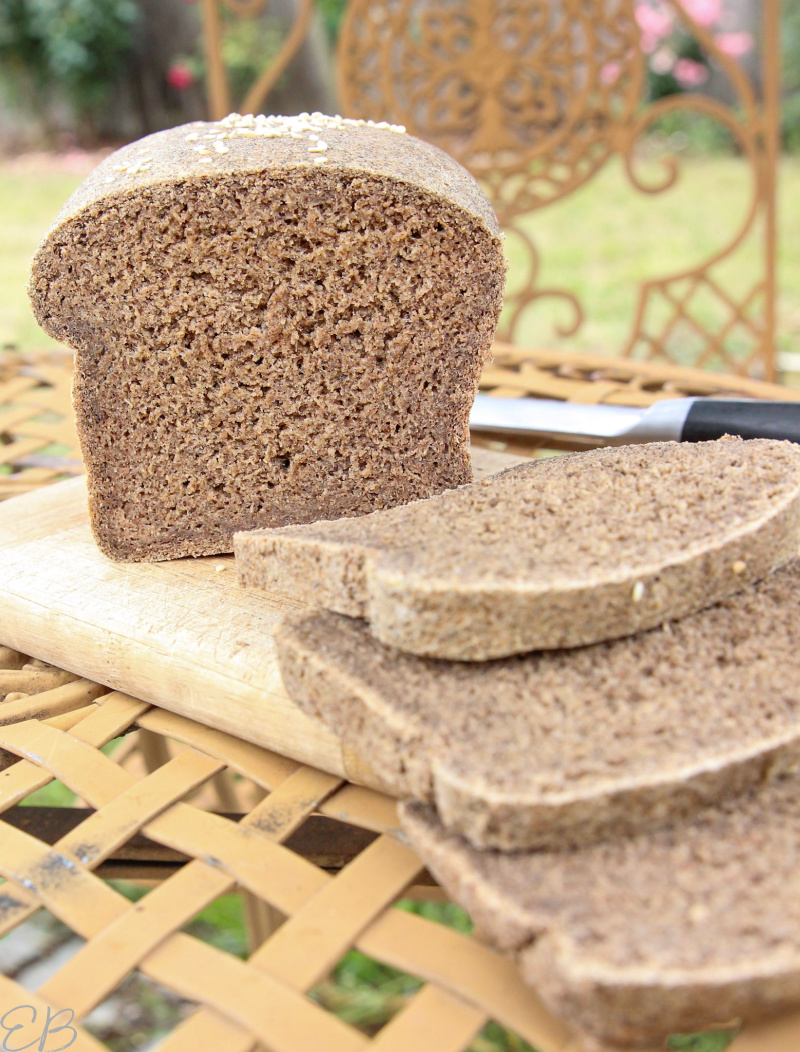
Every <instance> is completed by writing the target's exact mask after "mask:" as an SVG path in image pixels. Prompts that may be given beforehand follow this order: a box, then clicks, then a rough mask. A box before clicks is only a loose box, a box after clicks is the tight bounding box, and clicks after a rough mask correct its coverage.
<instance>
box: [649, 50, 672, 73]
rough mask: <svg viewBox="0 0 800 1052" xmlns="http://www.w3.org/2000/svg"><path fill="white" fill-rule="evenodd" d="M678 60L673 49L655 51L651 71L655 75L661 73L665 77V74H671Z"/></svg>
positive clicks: (651, 58) (651, 61)
mask: <svg viewBox="0 0 800 1052" xmlns="http://www.w3.org/2000/svg"><path fill="white" fill-rule="evenodd" d="M676 58H677V56H676V54H675V52H674V51H673V50H672V48H668V47H660V48H659V49H658V51H655V52H654V53H653V54H652V55H651V56H650V69H652V71H653V72H654V73H660V74H661V75H662V76H663V75H664V74H665V73H669V72H671V70H672V67H673V66H674V65H675V59H676Z"/></svg>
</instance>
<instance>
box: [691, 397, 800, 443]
mask: <svg viewBox="0 0 800 1052" xmlns="http://www.w3.org/2000/svg"><path fill="white" fill-rule="evenodd" d="M723 435H740V436H741V437H742V438H778V439H788V441H789V442H800V402H768V401H761V402H759V401H753V402H734V401H730V400H729V399H727V398H719V399H716V398H703V399H698V400H697V401H696V402H693V403H692V405H691V407H690V408H689V412H688V414H687V416H686V420H685V422H684V425H683V430H682V431H681V442H708V441H710V440H712V439H715V438H722V436H723Z"/></svg>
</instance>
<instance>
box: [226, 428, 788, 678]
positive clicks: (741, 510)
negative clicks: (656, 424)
mask: <svg viewBox="0 0 800 1052" xmlns="http://www.w3.org/2000/svg"><path fill="white" fill-rule="evenodd" d="M798 538H800V448H798V447H797V446H795V445H793V444H791V443H788V442H784V443H779V442H769V441H762V440H758V441H754V442H743V441H742V440H741V439H730V440H723V441H719V442H706V443H698V444H696V445H679V444H677V443H651V444H649V445H647V446H638V447H634V446H629V447H623V448H616V449H601V450H595V451H592V452H590V453H578V454H573V455H572V456H568V457H560V458H555V459H550V460H546V461H533V462H531V463H529V464H525V465H520V466H518V467H514V468H511V469H509V470H508V471H506V472H503V473H501V474H500V475H497V476H495V477H494V478H490V479H485V480H483V481H482V482H480V483H474V484H473V485H472V486H469V487H465V488H462V489H460V490H457V491H455V492H450V493H445V494H442V495H440V496H438V497H434V498H431V499H429V500H425V501H420V502H417V503H415V504H410V505H407V506H405V507H401V508H395V509H392V510H390V511H385V512H377V513H374V514H372V515H370V516H367V517H365V518H363V519H354V520H350V521H346V522H338V523H337V522H323V523H316V524H311V525H308V526H301V527H288V528H285V529H277V530H265V531H258V532H255V533H251V534H242V535H239V536H238V537H236V538H235V539H234V550H235V552H236V558H237V566H238V571H239V576H240V580H241V581H242V583H243V584H245V585H249V586H253V587H257V588H262V589H264V590H266V591H272V592H278V593H280V594H284V595H289V596H292V597H293V598H296V599H301V600H303V601H305V602H310V603H313V604H315V605H318V606H323V607H325V608H327V609H330V610H333V611H335V612H336V613H340V614H346V615H348V616H350V617H363V618H366V620H367V621H368V622H369V625H370V630H371V632H372V633H373V635H375V637H376V638H377V639H379V640H380V641H381V642H382V643H385V644H386V645H387V646H392V647H397V648H398V649H399V650H403V651H406V652H408V653H413V654H419V655H421V656H424V657H435V658H443V659H447V660H459V661H485V660H488V659H491V658H498V657H505V656H508V655H511V654H519V653H525V652H527V651H531V650H540V649H557V648H561V647H576V646H585V645H587V644H591V643H596V642H599V641H602V640H606V639H615V638H618V637H620V636H625V635H631V634H633V633H634V632H638V631H642V630H643V629H648V628H652V627H654V626H655V625H658V624H661V623H663V622H664V621H668V620H672V619H675V618H680V617H684V616H686V615H687V614H690V613H693V612H695V611H697V610H700V609H702V608H703V607H704V606H708V605H710V604H711V603H714V602H718V601H719V600H721V599H724V598H725V597H726V596H728V595H731V594H733V593H734V592H736V591H738V590H739V589H741V588H742V587H745V586H746V585H748V584H751V583H753V582H754V581H758V580H760V579H761V578H762V577H764V576H766V575H767V574H769V573H770V572H771V571H772V570H774V569H775V568H776V567H777V566H781V565H782V564H784V563H785V562H787V561H788V560H789V559H791V558H792V557H793V556H794V555H795V553H796V552H797V549H798Z"/></svg>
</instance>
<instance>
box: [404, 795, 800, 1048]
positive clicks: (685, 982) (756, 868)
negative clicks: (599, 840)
mask: <svg viewBox="0 0 800 1052" xmlns="http://www.w3.org/2000/svg"><path fill="white" fill-rule="evenodd" d="M400 815H401V820H402V823H403V827H404V829H405V831H406V832H407V834H408V836H409V839H410V840H411V842H412V844H413V845H414V847H415V848H416V850H417V851H418V852H419V853H420V855H421V857H422V859H423V861H424V862H425V864H426V865H427V866H428V868H429V869H430V870H431V872H432V873H433V874H434V876H435V877H436V878H437V880H439V881H440V882H441V883H442V884H443V885H444V887H445V888H446V889H447V890H448V892H449V893H450V894H451V895H452V896H453V898H454V899H455V900H456V901H457V902H459V903H460V904H461V905H462V906H463V907H464V908H465V909H466V910H467V911H468V912H469V913H470V914H471V915H472V918H473V920H474V921H475V924H476V928H477V929H478V931H479V933H480V934H481V935H482V936H483V937H484V938H486V939H487V940H488V941H489V942H491V943H493V944H494V945H495V946H497V947H498V948H500V949H502V950H503V951H505V952H506V953H508V954H510V955H511V956H512V957H514V958H515V959H516V960H517V961H518V963H519V965H520V967H521V969H522V973H523V976H524V978H525V979H526V981H527V982H529V983H530V984H531V985H532V986H533V987H534V988H535V989H536V991H537V993H538V994H540V995H541V996H542V997H543V998H544V1000H545V1001H546V1002H547V1003H548V1004H549V1005H550V1007H551V1008H552V1009H553V1011H554V1012H555V1013H556V1014H558V1015H560V1016H562V1017H563V1018H564V1019H565V1020H567V1021H568V1022H569V1023H570V1024H571V1025H573V1026H575V1027H578V1028H580V1029H582V1030H584V1031H586V1032H588V1033H589V1034H591V1035H592V1036H593V1037H594V1038H596V1039H599V1040H600V1041H604V1042H607V1043H608V1044H611V1045H613V1046H614V1047H628V1046H648V1047H651V1048H652V1047H658V1048H660V1047H662V1042H664V1040H665V1039H666V1037H667V1036H668V1035H669V1034H670V1033H675V1032H678V1033H687V1032H689V1033H690V1032H693V1031H697V1030H701V1029H705V1028H709V1027H713V1026H714V1025H724V1024H728V1023H729V1022H730V1020H732V1019H739V1020H741V1021H742V1022H743V1023H749V1022H755V1021H757V1020H759V1019H762V1018H765V1017H767V1016H770V1015H773V1014H776V1013H779V1012H782V1011H785V1010H787V1009H789V1008H797V1007H798V1006H800V897H798V895H797V874H798V871H799V870H800V786H799V785H798V782H797V780H796V779H795V778H786V779H783V780H780V781H778V782H775V783H773V784H771V785H768V786H766V787H763V788H761V789H759V790H754V791H753V792H752V793H751V794H748V795H747V796H746V797H743V798H739V799H737V800H728V801H725V802H723V803H720V804H719V805H717V806H716V807H713V808H709V809H707V810H706V811H704V812H703V813H702V814H701V815H699V816H697V817H695V818H694V819H692V820H691V821H688V822H685V823H681V824H678V825H675V826H672V827H670V828H665V829H662V830H659V831H657V832H652V833H643V834H639V835H638V836H634V837H630V838H621V839H617V840H613V841H610V842H608V843H603V844H597V845H594V846H591V847H585V848H582V849H579V850H554V851H538V852H536V851H532V852H521V853H517V854H501V853H498V852H495V851H477V850H475V849H474V848H472V847H470V846H469V844H467V842H466V841H465V840H463V839H462V838H461V837H458V836H456V835H454V834H453V833H450V832H448V831H447V830H446V829H445V827H444V826H443V825H442V823H441V821H440V820H439V818H438V816H437V815H436V812H435V811H434V809H433V808H431V807H430V806H428V805H424V804H419V803H410V804H404V805H402V806H401V808H400Z"/></svg>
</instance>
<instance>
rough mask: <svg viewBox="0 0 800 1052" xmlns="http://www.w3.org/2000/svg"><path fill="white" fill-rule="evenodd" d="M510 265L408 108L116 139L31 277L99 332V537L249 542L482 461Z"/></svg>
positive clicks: (395, 499) (141, 552)
mask: <svg viewBox="0 0 800 1052" xmlns="http://www.w3.org/2000/svg"><path fill="white" fill-rule="evenodd" d="M323 136H324V139H323ZM504 274H505V263H504V260H503V257H502V242H501V237H500V234H499V230H498V227H497V221H496V219H495V217H494V214H493V212H492V210H491V206H490V205H489V203H488V201H487V200H486V198H485V195H484V194H483V193H482V191H481V190H480V188H479V186H478V184H477V183H476V182H475V180H474V179H473V178H472V176H471V175H469V173H468V172H466V171H465V170H464V169H463V168H461V167H460V166H459V165H458V164H457V163H456V162H455V161H453V160H452V159H451V158H449V157H447V156H446V155H445V154H443V153H442V152H441V151H440V150H438V149H436V148H435V147H433V146H429V145H428V144H427V143H423V142H421V141H419V140H416V139H413V138H412V137H411V136H406V135H405V134H400V133H398V132H396V131H393V130H391V129H390V128H388V127H377V126H368V125H366V124H365V123H364V122H361V123H358V122H349V123H348V122H346V121H343V120H342V119H341V118H324V117H323V116H322V115H305V116H304V117H303V118H302V119H301V118H294V119H277V118H276V119H275V120H273V121H270V120H267V119H254V118H238V117H236V118H231V119H228V120H226V121H222V122H216V123H208V124H206V123H197V124H192V125H185V126H183V127H180V128H175V129H170V130H169V131H165V132H159V133H157V134H156V135H153V136H148V137H147V138H146V139H143V140H141V141H140V142H138V143H134V144H132V145H131V146H127V147H124V148H123V149H122V150H120V151H118V152H117V153H115V154H113V155H112V156H111V157H109V158H108V159H106V160H105V161H104V162H103V163H102V164H101V165H99V166H98V168H97V169H96V170H95V171H94V172H93V173H92V174H91V175H90V176H89V178H88V179H87V180H86V182H85V183H84V184H83V185H82V186H81V187H80V188H79V189H78V190H77V191H76V193H75V194H74V195H73V197H72V198H71V199H70V200H69V201H68V202H67V204H66V205H65V206H64V208H63V209H62V211H61V213H60V214H59V216H58V218H57V220H56V223H55V224H54V226H53V227H52V228H51V230H50V231H49V233H48V234H47V235H46V237H45V239H44V241H43V242H42V244H41V246H40V248H39V250H38V252H37V254H36V256H35V258H34V262H33V267H32V273H31V282H30V287H29V292H30V296H31V302H32V305H33V309H34V313H35V314H36V317H37V320H38V321H39V323H40V325H42V327H43V328H44V329H45V331H46V332H48V333H49V334H50V335H51V336H53V337H55V338H56V339H59V340H62V341H64V342H66V343H68V344H69V345H70V346H72V347H74V348H75V349H76V350H77V358H76V369H75V385H74V404H75V411H76V417H77V428H78V434H79V437H80V439H81V448H82V452H83V455H84V460H85V462H86V465H87V473H88V486H89V496H90V511H91V522H92V528H93V531H94V534H95V538H96V540H97V542H98V544H99V546H100V548H101V549H102V550H103V551H104V552H105V553H106V554H107V555H109V556H110V557H111V558H114V559H120V560H158V559H168V558H177V557H180V556H185V555H210V554H215V553H218V552H229V551H231V550H232V545H233V542H232V537H233V533H234V531H235V530H243V529H250V528H253V527H256V526H268V525H272V526H277V525H284V524H286V523H292V522H308V521H314V520H317V519H320V518H326V517H339V516H346V515H356V514H364V513H366V512H369V511H372V510H374V509H376V508H385V507H390V506H392V505H394V504H397V503H404V502H406V501H408V500H413V499H418V498H420V497H424V496H428V495H430V494H431V493H436V492H439V491H441V490H442V489H446V488H449V487H452V486H458V485H461V484H463V483H465V482H468V481H469V480H470V478H471V468H470V462H469V430H468V415H469V409H470V405H471V403H472V400H473V398H474V394H475V391H476V390H477V385H478V379H479V376H480V372H481V369H482V366H483V364H484V363H485V362H486V360H487V359H488V357H489V355H490V348H491V342H492V338H493V336H494V330H495V327H496V323H497V317H498V314H499V311H500V306H501V299H502V289H503V283H504Z"/></svg>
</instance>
